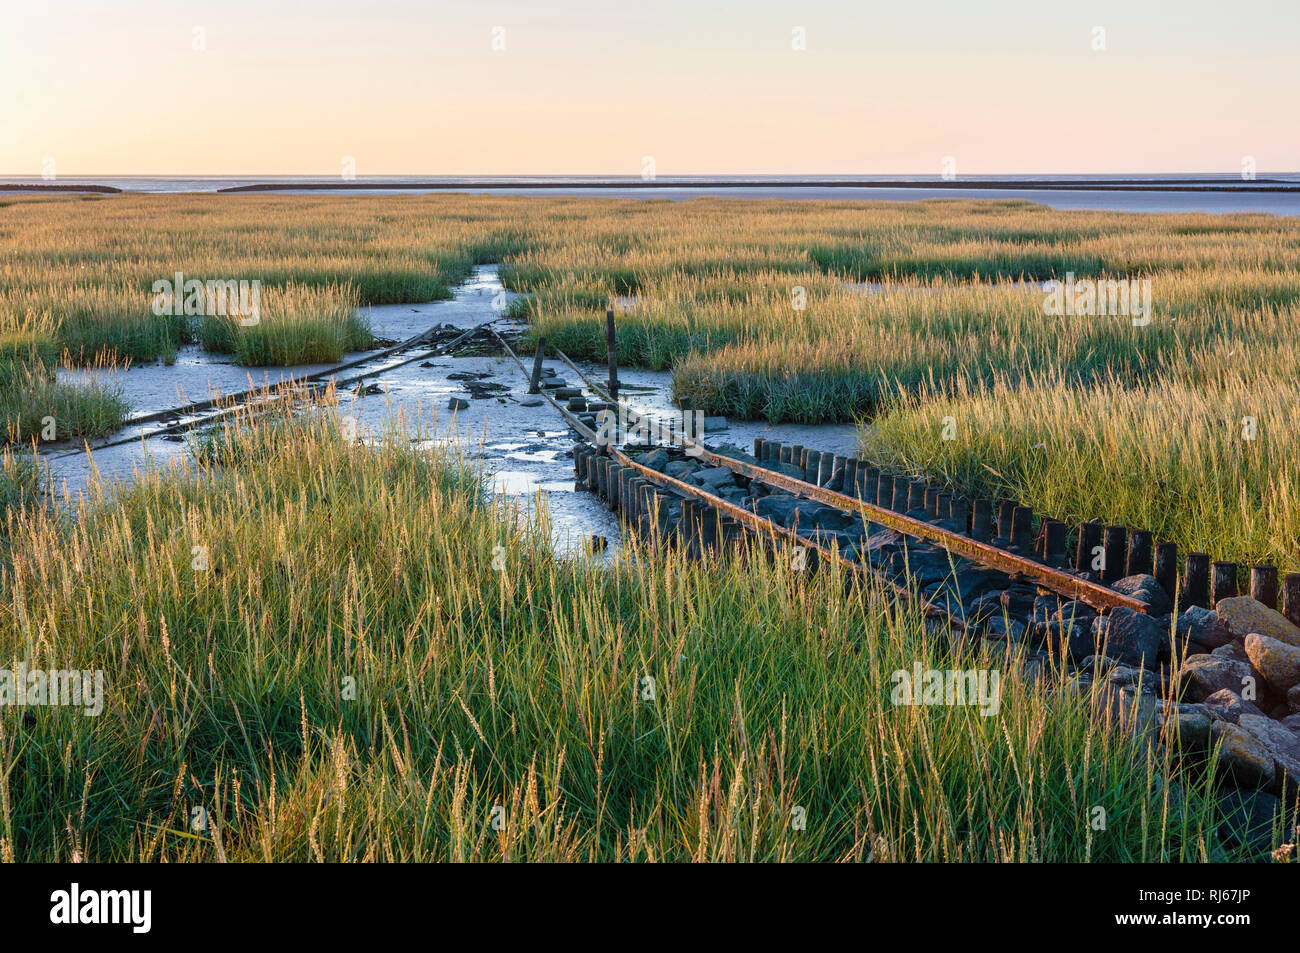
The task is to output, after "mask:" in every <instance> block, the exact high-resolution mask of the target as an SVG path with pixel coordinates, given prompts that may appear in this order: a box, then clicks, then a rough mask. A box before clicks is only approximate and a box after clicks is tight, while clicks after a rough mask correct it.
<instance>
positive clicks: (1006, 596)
mask: <svg viewBox="0 0 1300 953" xmlns="http://www.w3.org/2000/svg"><path fill="white" fill-rule="evenodd" d="M943 559H944V561H945V563H946V562H947V556H946V555H945V556H943ZM1037 599H1038V588H1037V587H1036V586H1025V585H1015V586H1012V587H1011V588H1010V589H1004V590H1003V591H1002V595H1001V596H1000V597H999V598H998V602H999V603H1000V604H1001V606H1002V608H1003V610H1004V611H1005V612H1006V613H1007V615H1009V616H1011V618H1013V619H1027V618H1029V617H1030V616H1031V615H1032V614H1033V611H1034V602H1035V601H1036V600H1037Z"/></svg>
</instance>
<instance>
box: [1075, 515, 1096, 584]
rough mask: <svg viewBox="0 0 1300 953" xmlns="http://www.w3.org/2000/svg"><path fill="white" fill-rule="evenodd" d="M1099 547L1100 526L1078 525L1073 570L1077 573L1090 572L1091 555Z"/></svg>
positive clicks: (1090, 524)
mask: <svg viewBox="0 0 1300 953" xmlns="http://www.w3.org/2000/svg"><path fill="white" fill-rule="evenodd" d="M1099 545H1101V524H1100V523H1080V524H1079V548H1078V549H1077V550H1076V551H1075V554H1074V568H1075V570H1076V571H1077V572H1092V571H1093V570H1092V553H1093V550H1095V549H1096V548H1097V547H1098V546H1099Z"/></svg>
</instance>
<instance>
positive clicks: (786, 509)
mask: <svg viewBox="0 0 1300 953" xmlns="http://www.w3.org/2000/svg"><path fill="white" fill-rule="evenodd" d="M717 469H720V470H724V471H726V472H727V473H730V472H731V471H730V470H727V468H726V467H718V468H717ZM697 478H698V477H697ZM754 511H755V512H756V513H757V514H758V515H759V516H762V517H764V518H766V519H770V520H772V521H773V522H776V523H780V524H781V525H782V526H785V527H793V526H795V525H796V524H797V525H798V526H799V528H800V529H804V530H811V529H827V530H831V531H835V530H843V529H848V528H849V527H850V526H852V525H853V524H855V523H857V522H858V520H857V518H856V517H852V516H849V515H847V514H846V513H841V512H840V511H839V510H836V509H832V508H831V507H829V506H823V505H822V504H821V503H818V502H816V501H815V500H801V499H799V498H798V497H794V496H788V495H786V494H784V493H776V494H773V495H772V496H765V497H763V498H762V499H760V500H759V501H758V503H757V504H756V505H755V507H754Z"/></svg>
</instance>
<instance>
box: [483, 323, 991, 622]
mask: <svg viewBox="0 0 1300 953" xmlns="http://www.w3.org/2000/svg"><path fill="white" fill-rule="evenodd" d="M492 333H493V334H495V335H496V337H497V340H498V341H499V342H500V343H501V346H502V348H504V349H505V352H506V354H507V355H509V357H510V359H511V360H513V361H514V362H515V364H516V365H518V367H519V369H520V370H521V371H522V372H523V373H524V374H525V375H527V374H528V373H529V371H528V368H527V367H526V366H525V365H524V362H523V361H522V360H520V358H519V355H517V354H516V353H515V352H514V351H513V350H512V349H511V347H510V345H509V343H507V342H506V340H505V338H503V337H501V335H500V334H497V332H496V330H495V329H493V331H492ZM556 351H557V353H560V357H561V359H562V360H563V361H564V363H565V364H568V365H569V367H570V368H572V369H573V370H574V372H575V373H577V374H578V376H579V377H581V378H582V380H583V381H584V382H585V383H586V384H587V386H588V387H589V388H591V389H592V390H594V391H596V392H597V393H599V394H601V396H602V397H603V396H605V395H604V391H603V389H602V388H598V387H595V386H593V385H592V383H591V381H589V380H587V377H586V375H585V374H583V373H582V371H580V370H578V369H577V368H576V367H575V366H574V365H573V363H572V362H571V361H570V360H569V359H568V357H567V356H565V355H564V354H563V353H562V352H559V349H558V348H557V349H556ZM542 396H543V397H545V398H546V400H547V401H549V402H550V404H551V406H552V407H554V408H555V409H556V410H558V411H559V412H560V413H561V415H563V417H564V419H565V420H566V421H567V422H568V423H569V425H570V426H572V427H573V429H574V430H576V431H577V432H578V434H579V435H580V436H582V437H583V438H584V439H586V440H587V442H588V443H590V444H591V445H592V446H593V447H600V446H601V444H600V442H599V438H598V437H597V435H596V433H595V431H593V430H592V429H591V428H590V427H588V426H587V425H586V424H584V423H583V422H582V421H581V420H579V419H578V418H577V416H576V415H575V414H574V413H573V412H572V411H570V410H569V409H568V408H567V407H565V406H564V405H562V404H561V403H560V402H559V401H557V400H556V399H555V398H554V397H552V396H551V395H550V394H548V393H546V391H545V390H543V391H542ZM629 413H635V412H634V411H631V410H629ZM638 416H640V415H638ZM603 449H604V450H606V451H607V452H608V454H609V456H610V458H611V459H613V460H614V461H616V462H617V463H618V464H619V465H620V466H622V467H626V468H628V469H630V470H632V471H634V472H635V473H637V474H639V475H641V476H643V477H645V478H646V479H647V480H649V481H651V482H652V483H655V484H657V485H658V486H660V487H663V488H664V489H666V490H671V491H673V492H676V493H678V494H679V495H683V496H689V497H693V498H694V499H697V500H699V501H701V502H702V503H707V504H708V505H709V506H711V507H713V508H714V509H716V510H717V511H718V512H720V513H724V514H726V515H727V516H729V517H731V518H732V519H734V520H736V521H737V522H738V523H743V524H745V525H746V526H748V527H749V528H750V529H752V530H754V531H756V532H758V533H766V534H767V535H769V536H770V537H772V538H774V539H775V538H782V539H786V540H789V541H790V542H793V543H795V544H796V545H798V546H803V547H805V548H807V549H811V550H812V551H814V552H816V553H817V555H818V558H820V559H824V560H826V561H827V562H828V563H831V564H833V565H835V566H838V567H839V568H841V569H844V570H847V571H849V572H854V573H863V574H867V575H870V576H871V577H872V578H873V579H874V580H875V581H876V582H878V583H879V584H881V585H883V586H885V587H886V588H888V589H889V590H890V591H891V592H893V593H894V594H895V595H897V596H898V597H899V598H901V599H904V600H906V601H908V602H912V603H914V604H916V605H918V606H919V608H920V609H921V611H922V612H924V613H925V614H926V615H927V616H929V617H931V618H936V619H940V620H941V621H943V622H945V623H946V624H948V625H950V626H952V627H953V628H955V629H958V630H960V631H965V630H966V628H967V625H966V623H965V621H964V620H962V619H960V618H958V617H956V616H954V615H953V614H952V613H951V612H948V611H947V610H945V609H942V608H940V607H939V606H937V605H935V604H934V603H932V602H930V601H928V600H927V601H922V600H920V599H918V598H917V595H916V593H915V592H913V591H912V590H911V589H908V588H907V587H906V586H900V585H898V584H897V583H894V582H891V581H890V580H888V579H885V578H883V577H882V576H880V575H879V574H877V573H875V572H873V571H872V570H871V567H870V566H867V565H865V564H864V563H860V562H854V561H852V560H849V559H845V558H844V557H843V556H841V555H840V554H839V552H838V551H837V550H834V549H830V548H829V547H827V546H824V545H822V544H821V543H819V542H818V541H817V540H815V539H809V538H808V537H806V536H800V535H799V534H798V533H797V532H795V531H794V530H792V529H788V528H787V527H785V526H782V525H781V524H780V523H775V522H773V521H772V520H769V519H767V518H765V517H762V516H759V515H758V514H757V513H753V512H751V511H749V510H747V509H745V508H744V507H743V506H737V505H736V504H735V503H732V502H731V501H730V500H724V499H723V498H722V497H720V496H716V495H715V494H712V493H710V492H709V491H707V490H705V489H702V488H701V487H698V486H694V485H692V484H690V483H686V482H683V481H682V480H678V479H677V478H676V477H671V476H669V475H668V474H666V473H660V472H659V471H658V470H655V469H653V468H651V467H647V466H645V465H644V464H641V463H637V462H636V461H635V460H633V459H632V458H631V457H629V456H628V455H627V454H625V453H623V452H622V451H621V450H619V449H618V448H617V447H613V446H605V447H603Z"/></svg>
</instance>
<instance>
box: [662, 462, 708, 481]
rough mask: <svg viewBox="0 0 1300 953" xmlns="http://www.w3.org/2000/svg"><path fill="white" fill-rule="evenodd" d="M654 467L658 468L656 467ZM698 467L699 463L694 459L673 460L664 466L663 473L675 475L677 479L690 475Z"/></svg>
mask: <svg viewBox="0 0 1300 953" xmlns="http://www.w3.org/2000/svg"><path fill="white" fill-rule="evenodd" d="M656 469H658V468H657V467H656ZM699 469H700V465H699V464H698V463H696V462H695V461H694V460H674V461H672V462H671V463H669V464H667V465H665V466H664V473H665V474H666V475H668V476H670V477H676V478H677V479H678V480H681V479H683V478H685V477H688V476H690V475H691V474H692V473H694V472H695V471H697V470H699Z"/></svg>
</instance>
